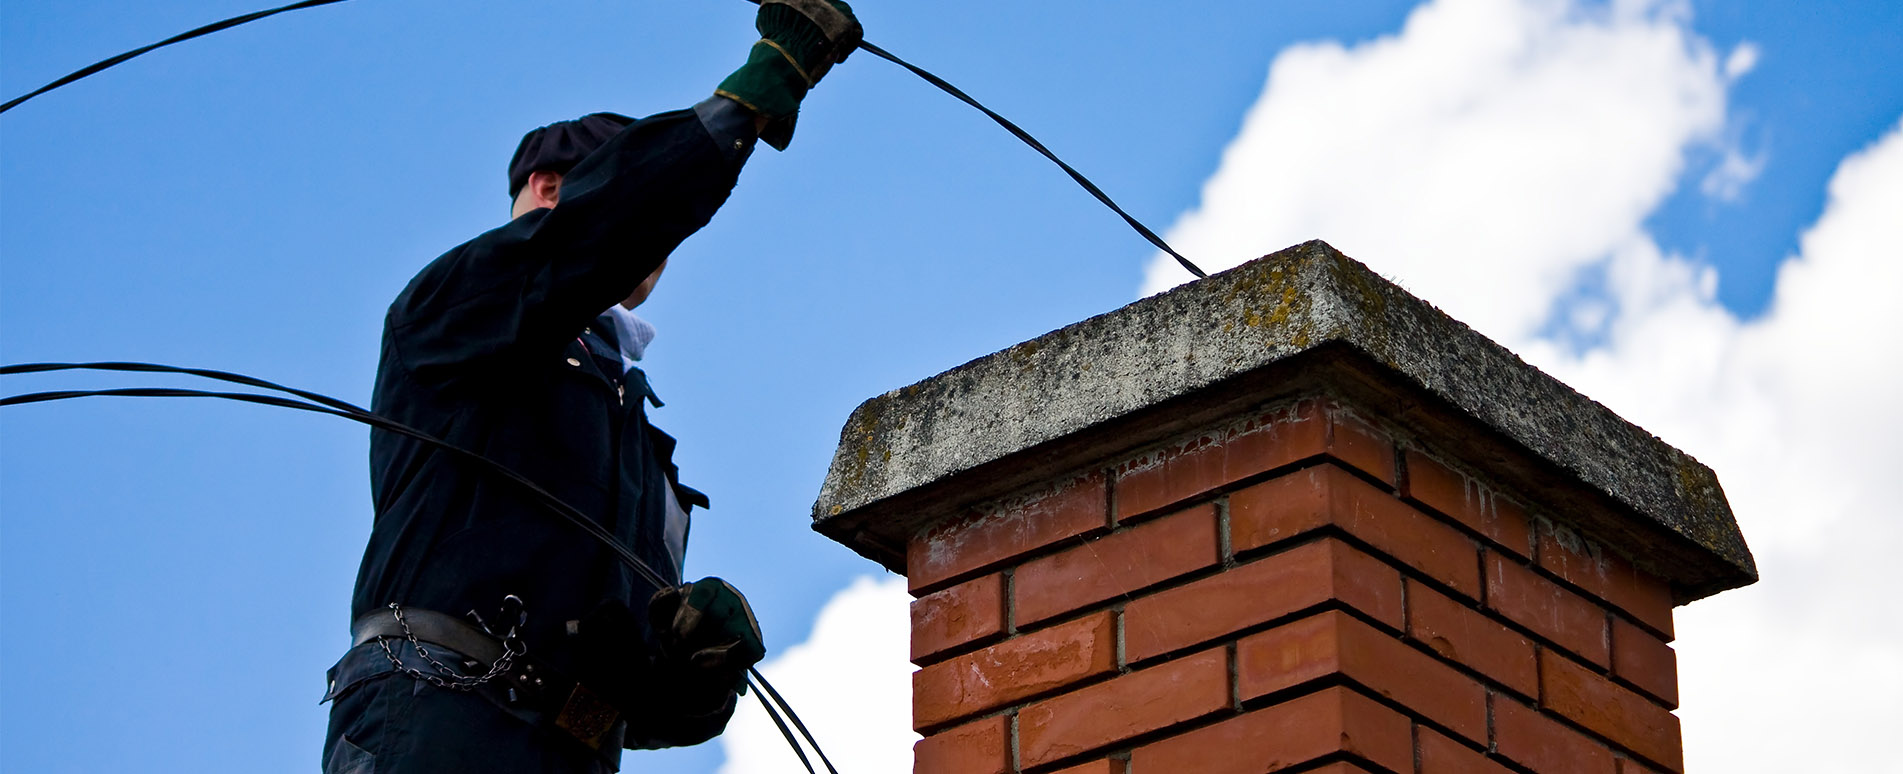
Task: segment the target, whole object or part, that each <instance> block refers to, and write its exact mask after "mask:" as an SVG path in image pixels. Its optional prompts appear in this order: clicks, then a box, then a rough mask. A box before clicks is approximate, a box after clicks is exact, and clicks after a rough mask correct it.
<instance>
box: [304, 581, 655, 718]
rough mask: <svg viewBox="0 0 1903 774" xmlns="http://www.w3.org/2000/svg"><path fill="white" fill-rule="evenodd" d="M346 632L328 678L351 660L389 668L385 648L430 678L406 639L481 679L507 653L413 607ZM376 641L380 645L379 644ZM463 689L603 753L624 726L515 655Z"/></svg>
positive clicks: (603, 705)
mask: <svg viewBox="0 0 1903 774" xmlns="http://www.w3.org/2000/svg"><path fill="white" fill-rule="evenodd" d="M406 626H407V627H408V631H407V632H406V631H405V627H406ZM350 634H351V639H352V647H351V653H350V654H349V655H347V656H345V658H344V661H342V662H339V664H338V667H337V668H336V669H333V672H336V671H340V670H343V668H344V667H346V665H349V664H352V662H357V663H358V664H360V665H362V666H370V667H372V668H374V665H375V664H376V663H377V662H378V661H381V662H382V670H381V671H383V672H388V671H389V670H391V669H393V668H394V665H393V664H391V663H390V661H389V657H388V656H387V655H386V654H385V652H384V646H385V645H387V646H389V648H390V649H391V650H390V652H391V653H395V654H396V655H397V656H399V657H401V658H403V660H404V664H405V665H406V666H408V667H412V668H415V669H418V670H419V671H422V672H425V673H428V672H430V671H431V670H432V669H433V667H432V666H431V665H430V664H428V663H427V662H425V661H423V659H422V658H421V656H420V655H418V654H417V653H416V652H415V650H414V649H413V648H411V647H410V644H409V640H410V638H411V637H414V638H415V639H416V640H417V641H419V642H421V643H423V644H424V645H425V646H426V647H428V648H429V650H430V654H431V655H432V656H434V657H435V658H436V659H437V660H438V661H440V662H443V663H445V664H448V665H451V666H454V667H457V668H459V669H460V670H461V671H462V673H463V674H465V675H481V674H484V673H485V672H486V671H488V670H489V668H490V666H491V665H492V664H494V663H495V662H496V660H497V659H500V658H502V657H503V655H504V653H505V650H504V648H503V644H502V641H501V640H499V639H497V638H496V637H494V636H492V635H490V634H489V633H488V632H485V631H483V630H482V629H480V628H477V627H476V626H474V625H472V624H470V623H469V622H467V621H465V620H463V619H461V618H458V617H456V616H452V615H447V614H444V613H439V612H436V611H434V610H423V609H421V608H414V607H405V608H403V617H402V620H398V619H397V617H396V615H395V611H393V610H390V609H389V608H384V609H380V610H377V611H374V612H371V613H366V614H364V615H363V616H362V617H359V618H358V619H357V620H356V621H354V622H352V623H351V625H350ZM379 639H382V640H384V642H382V643H379V642H378V640H379ZM351 671H361V670H360V669H359V670H351ZM350 682H354V681H350V680H341V681H340V680H339V679H337V677H333V680H332V688H331V694H330V695H329V696H326V697H325V698H326V699H330V698H333V697H335V696H336V695H337V694H338V693H340V692H341V691H342V690H344V689H347V687H348V683H350ZM466 690H468V692H470V693H475V694H480V695H482V696H484V697H485V698H488V699H489V700H491V701H492V702H495V703H496V704H497V705H499V706H501V707H502V708H503V709H504V710H506V711H508V712H509V713H510V714H513V715H516V716H518V717H522V718H524V719H526V720H529V721H530V722H532V723H537V724H547V725H552V726H554V727H556V728H559V729H561V730H562V731H564V732H566V733H567V734H568V735H570V736H573V737H574V738H575V739H577V740H578V741H580V742H581V743H582V744H584V745H587V746H588V747H589V748H590V749H594V750H597V751H599V750H601V749H603V748H604V747H607V749H609V750H611V751H612V750H618V749H619V748H620V746H621V738H622V736H623V732H624V730H625V728H626V724H624V723H621V722H620V720H621V713H620V712H619V711H618V710H616V709H615V708H614V706H613V705H610V704H609V703H607V702H606V701H604V700H602V699H601V698H600V697H599V696H598V695H597V694H595V693H594V692H593V691H590V690H589V689H588V687H587V686H586V685H583V684H582V683H581V682H579V681H577V680H574V679H573V678H570V677H568V676H566V675H563V674H562V673H561V672H559V671H557V670H554V669H552V668H549V667H548V666H547V665H546V664H545V663H542V662H540V661H538V660H535V659H532V658H524V657H521V656H518V657H517V658H516V659H514V661H513V662H512V663H511V664H510V665H509V667H508V671H507V672H504V673H503V674H501V675H499V676H497V677H496V678H495V679H493V680H490V681H487V682H484V683H482V684H480V685H476V686H474V687H473V688H468V689H466Z"/></svg>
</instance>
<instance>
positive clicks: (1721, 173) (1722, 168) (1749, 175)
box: [1698, 145, 1770, 202]
mask: <svg viewBox="0 0 1903 774" xmlns="http://www.w3.org/2000/svg"><path fill="white" fill-rule="evenodd" d="M1769 160H1770V158H1769V157H1768V156H1766V155H1765V154H1763V153H1758V154H1747V153H1745V152H1744V150H1743V149H1741V148H1738V147H1737V146H1736V145H1727V146H1726V147H1725V151H1724V156H1723V157H1722V158H1720V159H1719V160H1718V165H1717V166H1715V167H1712V169H1711V171H1710V172H1709V173H1706V175H1705V179H1704V180H1703V181H1702V182H1700V183H1699V184H1698V190H1699V191H1701V192H1703V193H1704V194H1705V195H1706V196H1709V197H1711V198H1713V199H1717V200H1718V201H1721V202H1733V201H1737V200H1738V197H1739V196H1740V195H1742V194H1743V193H1744V187H1745V186H1747V185H1750V184H1751V181H1753V180H1756V179H1758V175H1759V174H1762V173H1763V172H1764V165H1765V163H1766V162H1768V161H1769Z"/></svg>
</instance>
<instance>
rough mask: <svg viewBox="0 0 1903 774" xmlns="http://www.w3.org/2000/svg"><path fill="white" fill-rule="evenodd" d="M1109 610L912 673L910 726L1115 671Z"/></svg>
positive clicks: (923, 725) (950, 718) (939, 722)
mask: <svg viewBox="0 0 1903 774" xmlns="http://www.w3.org/2000/svg"><path fill="white" fill-rule="evenodd" d="M1111 616H1112V613H1111V612H1110V611H1107V610H1106V611H1104V612H1102V613H1098V614H1097V615H1093V616H1090V617H1088V618H1082V619H1079V620H1076V621H1071V622H1069V623H1066V624H1062V625H1059V626H1053V627H1051V628H1049V629H1044V630H1042V631H1039V632H1035V633H1032V634H1026V635H1022V636H1019V637H1014V638H1012V639H1008V640H1005V641H1003V642H1000V643H998V644H996V645H992V646H991V647H988V648H985V649H983V650H979V651H975V652H972V653H967V654H965V655H962V656H958V657H956V658H952V659H949V660H946V661H941V662H939V663H937V664H933V665H931V666H928V667H925V668H924V669H920V670H918V671H917V672H913V673H912V726H913V727H914V728H918V729H926V728H931V727H933V726H938V725H942V724H944V723H947V722H950V721H954V720H957V719H959V718H963V717H966V716H969V715H975V714H977V713H980V712H984V711H986V710H991V709H996V708H998V707H1002V706H1004V705H1007V704H1010V703H1012V702H1015V701H1017V700H1019V699H1023V698H1026V697H1029V696H1035V695H1037V694H1040V693H1045V692H1048V691H1052V690H1056V689H1058V688H1062V687H1064V686H1066V685H1069V684H1071V683H1074V682H1077V681H1079V680H1084V679H1088V678H1091V677H1096V676H1098V675H1103V674H1108V673H1110V672H1113V671H1115V670H1116V668H1117V641H1116V623H1115V621H1114V620H1113V619H1112V618H1111Z"/></svg>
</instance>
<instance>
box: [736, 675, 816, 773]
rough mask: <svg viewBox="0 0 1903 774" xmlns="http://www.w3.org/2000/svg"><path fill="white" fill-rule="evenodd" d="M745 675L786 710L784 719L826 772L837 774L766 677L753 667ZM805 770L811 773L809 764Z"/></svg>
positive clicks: (798, 718)
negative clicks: (816, 757)
mask: <svg viewBox="0 0 1903 774" xmlns="http://www.w3.org/2000/svg"><path fill="white" fill-rule="evenodd" d="M747 674H748V675H751V676H752V678H751V679H754V680H758V681H759V683H760V687H761V688H765V689H766V692H767V694H768V695H770V696H772V697H773V701H774V702H775V703H777V704H779V705H780V709H783V710H786V718H787V719H788V720H791V721H793V726H794V727H795V728H798V729H799V730H800V736H803V737H806V743H807V744H810V745H812V746H813V752H815V753H818V754H819V762H820V763H824V764H826V770H827V771H829V772H832V774H839V770H838V769H835V768H833V762H832V760H831V759H829V758H827V757H826V751H825V750H821V749H819V740H817V739H814V738H813V732H811V731H808V730H806V724H805V723H802V722H800V716H799V713H797V712H794V711H793V705H791V704H788V703H787V702H786V699H785V698H784V697H781V696H780V692H779V691H776V690H773V684H772V683H769V682H767V681H766V675H763V674H760V670H758V669H755V668H753V667H747ZM771 711H772V710H771V709H769V710H768V712H771ZM775 722H778V719H777V718H776V719H775ZM781 732H782V733H784V732H785V729H784V728H782V729H781ZM788 741H791V740H788ZM798 748H799V746H798V745H794V749H798ZM805 760H806V756H804V755H802V756H800V761H801V762H805ZM806 770H807V771H812V770H813V766H812V764H810V763H809V764H807V766H806Z"/></svg>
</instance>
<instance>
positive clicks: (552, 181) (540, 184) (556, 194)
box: [523, 171, 562, 207]
mask: <svg viewBox="0 0 1903 774" xmlns="http://www.w3.org/2000/svg"><path fill="white" fill-rule="evenodd" d="M523 189H524V190H527V191H528V192H529V196H530V197H531V201H533V202H534V203H535V206H536V207H553V206H555V203H556V202H558V201H560V200H561V198H562V175H561V173H559V172H547V171H543V172H531V173H529V182H528V184H527V185H524V186H523Z"/></svg>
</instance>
